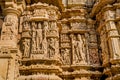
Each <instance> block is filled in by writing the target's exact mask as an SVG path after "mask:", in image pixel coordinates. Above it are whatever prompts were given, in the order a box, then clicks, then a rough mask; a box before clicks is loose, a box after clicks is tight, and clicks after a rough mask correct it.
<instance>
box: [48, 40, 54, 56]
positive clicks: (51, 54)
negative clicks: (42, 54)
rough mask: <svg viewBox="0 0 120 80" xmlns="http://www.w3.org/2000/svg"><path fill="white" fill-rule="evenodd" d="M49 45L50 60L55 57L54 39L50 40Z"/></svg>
mask: <svg viewBox="0 0 120 80" xmlns="http://www.w3.org/2000/svg"><path fill="white" fill-rule="evenodd" d="M48 45H49V46H48V47H49V49H48V53H49V58H52V57H54V55H55V40H54V38H50V39H48Z"/></svg>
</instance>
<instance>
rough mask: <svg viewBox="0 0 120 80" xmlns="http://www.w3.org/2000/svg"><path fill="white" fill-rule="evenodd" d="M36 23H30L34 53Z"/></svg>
mask: <svg viewBox="0 0 120 80" xmlns="http://www.w3.org/2000/svg"><path fill="white" fill-rule="evenodd" d="M36 27H37V25H36V23H35V22H32V51H36V47H37V45H36Z"/></svg>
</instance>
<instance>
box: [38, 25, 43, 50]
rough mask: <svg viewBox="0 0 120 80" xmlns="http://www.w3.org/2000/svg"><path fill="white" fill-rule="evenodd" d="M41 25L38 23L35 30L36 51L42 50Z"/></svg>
mask: <svg viewBox="0 0 120 80" xmlns="http://www.w3.org/2000/svg"><path fill="white" fill-rule="evenodd" d="M42 40H43V36H42V25H41V23H38V28H37V29H36V43H37V50H39V49H41V48H42Z"/></svg>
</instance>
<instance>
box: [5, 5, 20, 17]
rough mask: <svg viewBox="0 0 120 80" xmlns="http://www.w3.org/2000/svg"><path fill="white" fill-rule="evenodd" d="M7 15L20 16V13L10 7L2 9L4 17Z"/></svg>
mask: <svg viewBox="0 0 120 80" xmlns="http://www.w3.org/2000/svg"><path fill="white" fill-rule="evenodd" d="M8 14H13V15H17V16H20V14H21V11H20V10H17V9H15V8H12V7H8V8H5V9H4V15H8Z"/></svg>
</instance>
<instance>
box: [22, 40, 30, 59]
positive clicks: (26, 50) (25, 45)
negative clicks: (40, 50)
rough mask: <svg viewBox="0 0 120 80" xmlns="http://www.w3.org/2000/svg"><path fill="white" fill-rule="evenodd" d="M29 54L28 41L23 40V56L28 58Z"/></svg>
mask: <svg viewBox="0 0 120 80" xmlns="http://www.w3.org/2000/svg"><path fill="white" fill-rule="evenodd" d="M29 52H30V40H29V39H24V41H23V56H24V57H28V56H29Z"/></svg>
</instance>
